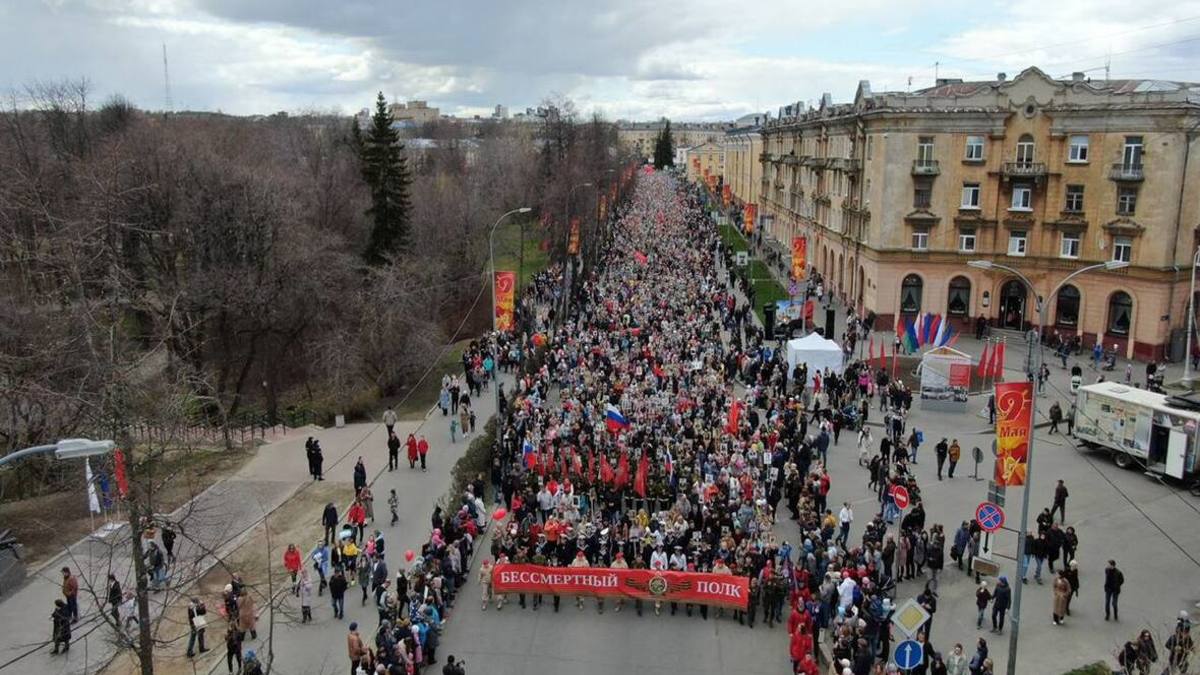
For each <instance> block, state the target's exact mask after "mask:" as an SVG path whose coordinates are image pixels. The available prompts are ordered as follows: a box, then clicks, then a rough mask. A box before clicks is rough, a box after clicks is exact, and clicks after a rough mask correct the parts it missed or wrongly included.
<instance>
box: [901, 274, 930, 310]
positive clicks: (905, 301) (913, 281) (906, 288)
mask: <svg viewBox="0 0 1200 675" xmlns="http://www.w3.org/2000/svg"><path fill="white" fill-rule="evenodd" d="M924 286H925V282H924V281H922V280H921V277H919V276H917V275H915V274H910V275H908V276H906V277H904V281H902V282H900V313H901V314H917V313H919V312H920V311H921V295H922V292H923V291H924Z"/></svg>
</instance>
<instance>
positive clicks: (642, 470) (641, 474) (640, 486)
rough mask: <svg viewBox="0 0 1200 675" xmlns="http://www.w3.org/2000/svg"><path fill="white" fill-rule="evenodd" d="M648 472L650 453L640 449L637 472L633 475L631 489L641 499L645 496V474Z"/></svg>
mask: <svg viewBox="0 0 1200 675" xmlns="http://www.w3.org/2000/svg"><path fill="white" fill-rule="evenodd" d="M648 473H650V455H649V453H647V452H646V451H645V450H642V458H641V459H639V460H638V465H637V473H636V474H635V475H634V477H633V491H634V492H636V493H637V495H638V496H639V497H642V498H643V499H644V498H645V497H646V474H648Z"/></svg>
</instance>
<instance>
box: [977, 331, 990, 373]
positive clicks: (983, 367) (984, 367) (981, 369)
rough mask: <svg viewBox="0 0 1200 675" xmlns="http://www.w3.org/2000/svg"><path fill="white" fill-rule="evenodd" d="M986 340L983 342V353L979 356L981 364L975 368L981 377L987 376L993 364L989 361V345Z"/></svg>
mask: <svg viewBox="0 0 1200 675" xmlns="http://www.w3.org/2000/svg"><path fill="white" fill-rule="evenodd" d="M989 344H990V343H989V342H987V341H986V340H985V341H984V343H983V354H982V355H981V356H980V357H979V366H978V367H977V368H976V369H975V374H976V375H978V376H979V377H987V376H988V371H989V370H991V367H992V364H991V362H990V361H988V345H989Z"/></svg>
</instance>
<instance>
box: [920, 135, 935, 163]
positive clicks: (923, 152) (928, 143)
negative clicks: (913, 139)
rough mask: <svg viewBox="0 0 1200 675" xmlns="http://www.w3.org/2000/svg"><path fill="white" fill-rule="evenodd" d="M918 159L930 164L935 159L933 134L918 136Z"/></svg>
mask: <svg viewBox="0 0 1200 675" xmlns="http://www.w3.org/2000/svg"><path fill="white" fill-rule="evenodd" d="M917 161H918V162H920V163H921V164H928V163H930V162H932V161H933V136H920V137H918V138H917Z"/></svg>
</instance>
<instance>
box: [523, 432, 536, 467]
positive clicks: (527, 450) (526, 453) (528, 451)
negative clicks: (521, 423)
mask: <svg viewBox="0 0 1200 675" xmlns="http://www.w3.org/2000/svg"><path fill="white" fill-rule="evenodd" d="M521 454H522V456H523V457H524V459H525V466H527V467H529V468H530V469H532V468H533V467H535V466H537V453H536V452H534V451H533V443H532V442H530V440H529V439H528V438H526V439H525V443H524V444H523V445H521Z"/></svg>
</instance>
